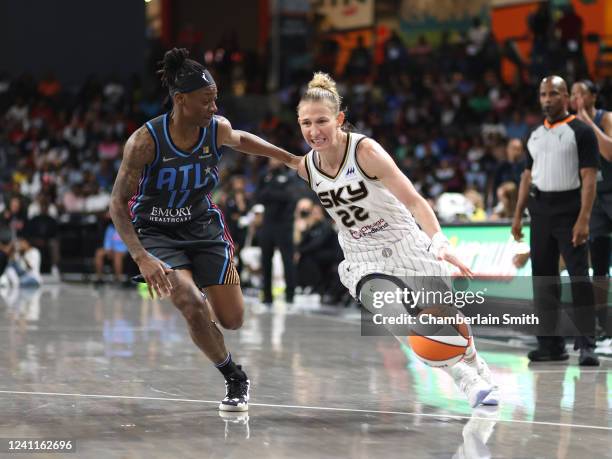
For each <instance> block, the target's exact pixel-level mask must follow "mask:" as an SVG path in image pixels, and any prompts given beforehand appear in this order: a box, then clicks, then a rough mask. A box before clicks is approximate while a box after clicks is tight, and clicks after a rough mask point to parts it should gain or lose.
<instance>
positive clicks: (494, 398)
mask: <svg viewBox="0 0 612 459" xmlns="http://www.w3.org/2000/svg"><path fill="white" fill-rule="evenodd" d="M482 404H483V405H485V406H497V405H499V392H498V390H497V389H495V388H494V389H493V390H491V392H490V393H489V395H487V396H486V397H485V398H484V399H483V400H482Z"/></svg>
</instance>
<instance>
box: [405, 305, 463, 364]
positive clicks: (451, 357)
mask: <svg viewBox="0 0 612 459" xmlns="http://www.w3.org/2000/svg"><path fill="white" fill-rule="evenodd" d="M463 318H465V316H464V315H463V314H461V312H459V311H458V310H457V309H455V308H453V307H450V306H435V307H430V308H427V309H424V310H423V311H421V312H420V313H419V315H418V316H417V323H416V324H415V325H414V326H412V327H411V334H410V335H409V336H408V344H409V345H410V348H411V349H412V351H413V352H414V353H415V354H416V356H417V357H418V358H419V359H420V360H421V361H423V362H424V363H426V364H427V365H429V366H432V367H451V366H453V365H454V364H455V363H457V362H459V361H460V360H461V359H462V358H463V356H464V355H465V352H466V351H467V348H468V347H469V345H470V342H471V339H472V338H471V328H470V326H469V325H468V324H467V323H465V322H464V321H463Z"/></svg>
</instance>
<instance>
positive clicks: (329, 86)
mask: <svg viewBox="0 0 612 459" xmlns="http://www.w3.org/2000/svg"><path fill="white" fill-rule="evenodd" d="M314 88H320V89H325V90H327V91H329V92H331V93H333V94H338V90H337V89H336V82H335V81H334V80H333V79H332V77H330V76H329V74H327V73H323V72H316V73H315V74H314V76H313V77H312V80H310V82H309V83H308V89H314Z"/></svg>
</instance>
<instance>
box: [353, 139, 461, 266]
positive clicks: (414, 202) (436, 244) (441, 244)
mask: <svg viewBox="0 0 612 459" xmlns="http://www.w3.org/2000/svg"><path fill="white" fill-rule="evenodd" d="M356 156H357V162H358V163H359V167H360V168H361V169H362V170H363V171H364V172H365V173H366V174H367V175H368V176H369V177H376V178H377V179H378V180H380V181H381V183H382V184H383V185H384V186H385V187H386V188H387V189H388V190H389V191H390V192H391V194H393V195H394V196H395V197H396V198H397V199H398V200H399V201H400V202H401V203H402V204H404V205H405V206H406V207H407V208H408V209H409V210H410V212H411V213H412V215H414V218H415V219H416V221H417V222H418V224H419V225H420V226H421V228H422V229H423V231H424V232H425V233H426V234H427V235H428V236H429V237H430V238H431V241H432V244H431V250H432V252H433V253H435V254H436V256H437V257H438V259H440V260H446V261H448V262H449V263H451V264H453V265H455V266H456V267H457V268H459V270H460V271H461V273H462V274H463V275H465V276H472V272H471V271H470V269H469V268H468V267H467V266H465V265H464V264H463V263H462V262H461V261H460V260H459V259H458V258H457V257H456V256H455V255H454V254H453V253H452V251H451V250H450V244H449V242H448V239H447V238H446V236H444V234H443V233H442V229H441V228H440V223H439V222H438V219H437V218H436V214H434V211H433V209H432V208H431V206H430V205H429V204H428V203H427V201H426V200H425V198H423V196H421V195H420V194H419V192H418V191H417V190H416V189H415V188H414V185H412V182H411V181H410V180H409V179H408V177H406V176H405V175H404V174H403V173H402V171H401V170H400V169H399V168H398V167H397V165H396V164H395V162H394V161H393V159H391V156H389V154H388V153H387V152H386V151H385V149H384V148H383V147H382V146H380V144H379V143H378V142H376V141H374V140H372V139H365V140H364V141H362V142H361V143H360V144H359V147H358V149H357V153H356Z"/></svg>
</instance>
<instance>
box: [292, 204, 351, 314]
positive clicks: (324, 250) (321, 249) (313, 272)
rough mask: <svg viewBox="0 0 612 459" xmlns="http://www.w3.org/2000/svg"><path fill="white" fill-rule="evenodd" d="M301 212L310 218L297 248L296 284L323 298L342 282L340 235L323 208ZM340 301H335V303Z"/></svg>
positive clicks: (316, 207) (305, 217) (332, 300)
mask: <svg viewBox="0 0 612 459" xmlns="http://www.w3.org/2000/svg"><path fill="white" fill-rule="evenodd" d="M307 212H308V210H302V211H301V212H300V214H299V216H300V217H301V218H304V219H307V226H306V229H305V230H304V231H303V232H302V234H301V237H300V243H299V245H298V246H297V248H296V253H295V261H296V263H297V278H298V281H297V285H299V286H300V287H302V288H309V289H310V290H311V291H315V292H317V293H319V294H320V295H321V296H322V297H323V296H324V295H325V294H326V293H330V292H332V291H335V286H336V285H337V283H338V282H339V281H340V279H339V277H338V263H340V260H341V259H342V252H341V250H340V246H339V244H338V235H337V234H336V232H335V231H334V229H333V228H332V226H331V224H330V223H329V221H328V220H327V218H326V215H325V212H324V211H323V208H322V207H321V206H320V205H318V204H314V205H313V206H312V211H311V212H310V214H309V215H307V214H306V213H307ZM337 300H339V298H332V299H331V301H330V302H332V303H335V302H336V301H337Z"/></svg>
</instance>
